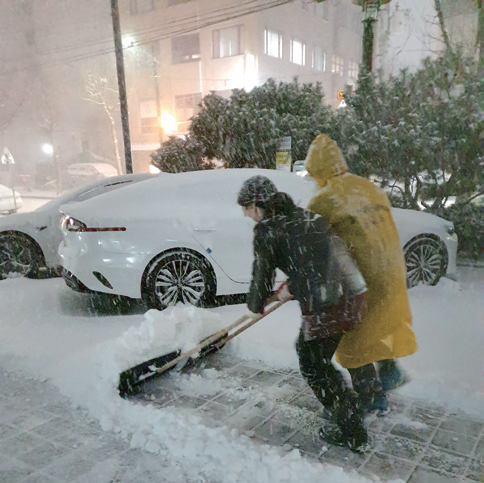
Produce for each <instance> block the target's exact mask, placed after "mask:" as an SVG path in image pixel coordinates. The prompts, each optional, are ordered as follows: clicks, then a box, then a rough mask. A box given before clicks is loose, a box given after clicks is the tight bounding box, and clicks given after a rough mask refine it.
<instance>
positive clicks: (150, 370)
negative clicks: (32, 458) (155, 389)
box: [118, 295, 290, 397]
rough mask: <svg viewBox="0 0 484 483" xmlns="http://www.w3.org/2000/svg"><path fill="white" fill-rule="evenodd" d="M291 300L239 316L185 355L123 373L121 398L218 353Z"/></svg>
mask: <svg viewBox="0 0 484 483" xmlns="http://www.w3.org/2000/svg"><path fill="white" fill-rule="evenodd" d="M277 300H278V299H277V295H273V296H272V297H271V298H269V299H268V300H267V303H266V305H268V304H270V303H272V302H275V301H277ZM288 300H290V299H287V300H283V301H277V303H275V304H274V305H272V306H271V307H269V308H268V309H265V310H264V313H262V314H260V315H258V316H257V317H254V318H251V317H249V316H248V315H244V316H242V317H240V318H239V319H237V320H236V321H235V322H233V323H232V324H230V325H228V326H227V327H224V328H223V329H220V330H218V331H217V332H215V333H213V334H212V335H210V336H209V337H206V338H205V339H203V340H202V341H201V342H200V343H199V344H198V345H196V346H195V347H193V348H192V349H189V350H187V351H185V352H183V353H182V352H181V351H180V350H176V351H173V352H170V353H168V354H165V355H163V356H160V357H156V358H154V359H150V360H149V361H146V362H142V363H141V364H138V365H137V366H134V367H131V368H130V369H127V370H126V371H123V372H122V373H121V374H120V377H119V386H118V390H119V395H120V396H121V397H126V396H129V395H131V394H135V393H137V392H139V390H140V389H139V386H140V385H141V384H142V383H143V382H145V381H146V380H147V379H150V378H152V377H154V376H157V375H160V374H163V373H164V372H167V371H169V370H170V369H173V368H174V367H175V366H177V365H178V364H183V363H186V362H187V361H188V358H189V357H190V356H192V355H194V354H195V355H196V359H198V360H199V359H201V358H202V357H205V356H207V355H209V354H213V353H214V352H217V351H218V350H219V349H221V348H222V347H223V346H224V345H225V344H226V343H227V342H228V341H229V340H232V339H233V338H234V337H235V336H237V335H239V334H240V333H241V332H243V331H244V330H247V329H248V328H249V327H251V326H252V325H254V324H255V323H256V322H258V321H259V320H261V319H263V318H264V317H265V316H266V315H269V314H270V313H272V312H274V310H276V309H278V308H279V307H280V306H281V305H284V304H285V303H286V302H287V301H288ZM184 365H185V364H183V366H184Z"/></svg>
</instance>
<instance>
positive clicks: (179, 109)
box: [175, 92, 202, 122]
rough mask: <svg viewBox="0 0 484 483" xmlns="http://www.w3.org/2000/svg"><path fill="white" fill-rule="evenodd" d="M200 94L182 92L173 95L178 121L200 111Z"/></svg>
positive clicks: (187, 118) (185, 119)
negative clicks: (182, 93)
mask: <svg viewBox="0 0 484 483" xmlns="http://www.w3.org/2000/svg"><path fill="white" fill-rule="evenodd" d="M201 100H202V94H201V93H200V92H197V93H196V94H184V95H181V96H175V116H176V120H177V121H178V122H183V121H188V120H189V119H190V118H191V117H193V116H195V115H196V114H198V113H199V112H200V106H199V104H200V102H201Z"/></svg>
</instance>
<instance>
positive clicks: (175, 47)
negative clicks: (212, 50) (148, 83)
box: [171, 34, 200, 64]
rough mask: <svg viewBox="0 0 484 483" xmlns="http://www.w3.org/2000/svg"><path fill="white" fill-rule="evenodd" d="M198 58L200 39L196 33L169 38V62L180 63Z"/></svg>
mask: <svg viewBox="0 0 484 483" xmlns="http://www.w3.org/2000/svg"><path fill="white" fill-rule="evenodd" d="M195 60H200V39H199V35H198V34H190V35H182V36H181V37H173V38H172V39H171V63H172V64H182V63H184V62H193V61H195Z"/></svg>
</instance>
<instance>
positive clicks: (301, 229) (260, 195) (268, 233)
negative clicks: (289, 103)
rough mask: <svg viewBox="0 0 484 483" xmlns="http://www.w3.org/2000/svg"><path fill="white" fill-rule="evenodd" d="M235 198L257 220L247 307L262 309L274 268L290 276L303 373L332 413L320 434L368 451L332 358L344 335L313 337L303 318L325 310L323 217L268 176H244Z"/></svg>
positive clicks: (355, 411)
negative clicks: (299, 315)
mask: <svg viewBox="0 0 484 483" xmlns="http://www.w3.org/2000/svg"><path fill="white" fill-rule="evenodd" d="M237 202H238V204H239V205H240V206H241V207H242V211H243V213H244V216H248V217H250V218H252V219H253V220H254V221H255V222H256V223H257V224H256V226H255V228H254V262H253V267H252V280H251V284H250V290H249V294H248V300H247V305H248V310H249V311H250V312H251V313H252V314H253V315H254V316H255V315H256V314H258V313H261V312H263V310H264V305H265V301H266V299H267V298H268V297H269V296H270V294H271V292H272V289H273V284H274V280H275V278H274V277H275V270H276V268H278V269H280V270H282V271H283V272H284V273H285V274H286V275H287V277H288V280H287V283H288V285H287V287H288V290H289V292H290V294H292V296H293V297H294V299H295V300H297V301H298V302H299V304H300V308H301V312H302V314H303V324H302V329H301V331H300V333H299V337H298V340H297V343H296V350H297V354H298V357H299V365H300V369H301V373H302V375H303V377H304V378H305V379H306V381H307V383H308V385H309V386H310V387H311V389H312V390H313V392H314V393H315V395H316V397H317V398H318V399H319V401H320V402H321V403H322V404H323V405H324V407H325V408H327V409H328V410H329V413H330V414H331V417H332V420H331V424H328V425H325V426H323V427H322V428H321V430H320V435H321V436H322V437H323V438H324V439H325V440H326V441H328V442H330V443H333V444H339V445H342V446H347V447H349V448H350V449H352V450H355V451H362V450H364V449H365V447H366V444H367V438H368V436H367V432H366V430H365V428H364V425H363V414H362V411H361V410H360V409H359V408H358V405H357V399H356V397H355V394H354V392H353V391H351V390H350V389H349V388H348V387H347V386H346V384H345V381H344V378H343V375H342V374H341V373H340V372H339V371H338V369H337V368H336V367H335V366H334V365H333V364H332V362H331V359H332V357H333V355H334V353H335V351H336V348H337V346H338V343H339V340H340V339H341V335H333V336H331V335H329V336H326V337H324V338H323V339H321V338H319V337H318V338H311V337H307V335H305V333H306V332H307V331H304V330H303V327H304V326H305V323H306V325H307V323H309V324H311V321H313V320H314V319H315V318H316V319H317V316H318V314H321V313H322V312H323V311H324V310H325V304H324V300H323V295H322V290H321V287H322V285H324V283H325V281H326V275H327V270H328V259H329V247H330V235H329V232H328V228H327V225H326V223H325V221H324V220H323V219H322V218H321V217H320V216H318V215H315V214H314V213H311V212H310V211H307V210H304V209H302V208H299V207H297V206H296V205H295V204H294V202H293V200H292V199H291V197H290V196H289V195H287V194H286V193H282V192H278V191H277V188H276V187H275V186H274V184H273V183H272V182H271V181H270V180H269V179H268V178H266V177H264V176H254V177H252V178H249V179H248V180H246V181H245V183H244V184H243V186H242V188H241V189H240V192H239V195H238V199H237Z"/></svg>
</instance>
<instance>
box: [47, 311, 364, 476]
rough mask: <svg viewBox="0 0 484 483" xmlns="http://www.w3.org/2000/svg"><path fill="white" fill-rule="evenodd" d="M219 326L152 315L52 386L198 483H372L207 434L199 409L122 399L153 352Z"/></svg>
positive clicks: (216, 431) (210, 316) (214, 317)
mask: <svg viewBox="0 0 484 483" xmlns="http://www.w3.org/2000/svg"><path fill="white" fill-rule="evenodd" d="M195 321H197V322H198V327H194V326H195V324H194V322H195ZM219 326H220V315H219V314H216V313H213V312H210V311H208V310H203V309H196V308H194V307H191V306H187V307H185V306H181V307H175V308H172V309H169V310H167V311H165V312H157V311H149V312H147V314H145V320H144V321H143V322H142V323H141V324H140V325H139V327H130V328H129V329H128V330H127V331H126V332H124V333H123V334H122V335H121V336H119V337H118V338H117V339H115V340H113V341H107V342H104V343H103V344H100V345H99V346H96V347H94V348H90V349H89V350H87V351H86V352H85V353H84V354H83V355H82V356H81V355H80V354H79V353H78V354H76V355H75V357H72V358H71V359H70V360H67V361H65V363H64V364H63V366H62V368H61V369H59V371H58V372H57V373H56V374H55V375H53V381H54V383H55V384H56V385H57V386H58V387H59V388H60V390H61V392H63V393H64V394H65V395H67V396H68V397H70V398H71V400H72V401H73V402H74V403H76V404H77V405H78V406H80V407H81V408H86V409H87V410H88V411H89V414H90V415H91V416H92V417H94V418H95V419H96V420H98V421H99V422H100V424H101V426H102V429H103V430H104V431H113V432H115V433H119V434H120V435H121V436H123V437H124V438H128V439H129V440H130V442H131V447H132V448H139V449H143V450H145V451H148V452H150V453H154V454H159V455H160V456H161V457H163V458H166V459H169V460H170V461H172V462H173V461H174V462H176V463H177V464H179V465H181V466H183V468H184V469H185V472H187V474H188V476H189V477H190V479H193V480H195V481H206V480H205V478H208V479H209V481H217V480H218V479H219V478H220V476H221V474H223V481H224V483H231V482H234V483H243V482H247V483H249V482H250V483H253V482H258V481H259V482H261V483H264V482H267V483H268V482H274V481H277V482H299V481H305V482H308V483H310V482H313V481H314V482H316V481H321V479H322V478H328V480H327V481H338V482H341V483H346V482H348V483H353V482H366V481H368V480H367V479H365V478H363V477H360V476H358V475H357V474H356V472H354V473H352V474H347V473H345V472H344V471H343V470H342V469H341V468H339V467H333V466H325V467H324V468H322V466H321V465H320V464H317V463H312V462H309V461H308V460H306V459H304V458H302V456H301V455H300V453H299V451H298V450H293V451H291V452H288V453H286V452H284V451H283V450H276V449H274V448H271V447H269V446H266V445H261V444H256V443H254V442H253V441H252V440H251V439H250V438H248V437H247V436H245V435H240V434H238V432H237V431H236V430H229V429H228V428H226V427H223V426H222V427H219V428H211V427H207V426H206V425H205V424H204V422H203V420H202V419H201V417H200V416H198V414H197V413H196V411H194V410H188V409H176V408H170V407H168V408H161V409H160V408H155V407H153V406H151V405H148V406H142V405H137V404H135V403H132V402H129V401H126V400H123V399H121V398H120V397H119V395H118V392H117V386H118V383H119V374H120V372H122V371H123V370H125V369H126V368H127V367H131V364H133V363H135V364H136V363H139V362H142V361H144V360H146V354H147V353H153V351H158V355H161V354H164V353H166V352H170V351H172V350H173V348H174V347H176V345H177V344H179V345H180V347H182V348H183V350H186V349H187V348H190V347H193V346H194V345H196V344H197V343H198V341H199V340H200V337H202V338H203V337H206V336H207V335H209V334H210V333H212V332H213V331H214V329H215V330H217V329H218V328H219ZM165 337H166V339H165ZM173 344H175V345H173ZM80 367H82V372H81V373H80V374H79V368H80ZM72 374H77V375H78V376H77V377H75V378H73V377H70V376H69V375H72ZM210 375H212V376H215V375H216V371H215V372H209V373H208V376H210ZM201 386H203V385H201ZM203 391H204V389H202V392H203ZM227 462H230V464H227ZM301 478H302V479H301Z"/></svg>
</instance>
